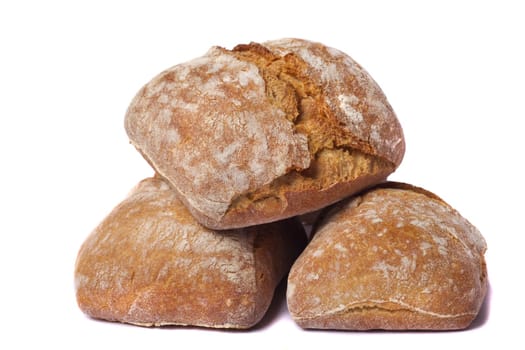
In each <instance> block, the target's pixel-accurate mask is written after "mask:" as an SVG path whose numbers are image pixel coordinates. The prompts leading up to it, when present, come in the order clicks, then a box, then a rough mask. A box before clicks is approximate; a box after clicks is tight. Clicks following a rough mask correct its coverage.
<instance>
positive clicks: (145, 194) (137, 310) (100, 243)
mask: <svg viewBox="0 0 525 350" xmlns="http://www.w3.org/2000/svg"><path fill="white" fill-rule="evenodd" d="M284 227H285V224H284V223H275V224H273V225H266V226H264V227H260V230H261V231H256V229H254V228H247V229H238V230H227V231H221V232H217V231H212V230H209V229H206V228H204V227H203V226H201V225H199V224H198V223H197V222H196V221H195V220H194V219H193V218H192V216H191V215H190V214H189V212H188V211H187V209H186V208H185V207H184V206H183V205H182V203H180V202H179V201H178V200H177V199H176V197H175V195H174V193H173V191H172V190H171V189H170V187H169V186H168V185H167V184H166V183H165V182H164V181H163V180H161V179H158V178H151V179H146V180H144V181H142V182H141V183H140V184H139V185H138V186H137V187H136V188H135V189H134V191H133V192H132V193H131V194H130V196H129V197H128V198H126V199H125V200H124V201H123V202H122V203H120V204H119V205H118V206H117V207H116V208H115V209H114V210H113V211H112V212H111V213H110V215H109V216H108V217H107V218H106V219H105V220H104V221H103V222H102V223H101V224H100V225H99V226H98V227H97V228H96V229H95V230H94V232H93V233H92V234H91V235H90V236H89V237H88V239H87V240H86V241H85V242H84V244H83V245H82V247H81V249H80V251H79V254H78V258H77V263H76V268H75V287H76V293H77V301H78V304H79V306H80V308H81V309H82V310H83V311H84V312H85V313H86V314H88V315H90V316H92V317H95V318H101V319H106V320H111V321H120V322H125V323H132V324H137V325H144V326H153V325H167V324H178V325H194V326H205V327H220V328H231V327H234V328H247V327H250V326H252V325H254V324H255V323H256V322H258V321H259V320H260V318H261V317H262V315H263V314H264V312H265V311H266V308H267V307H268V306H269V304H270V301H271V297H272V295H273V289H274V288H275V285H276V283H278V281H279V280H280V279H281V277H282V275H283V274H284V271H285V270H287V269H288V268H289V266H290V265H291V263H292V261H293V259H294V258H295V256H292V254H293V252H294V250H293V249H292V248H293V246H292V247H291V248H290V249H289V251H288V258H287V259H282V258H281V257H280V256H279V255H277V254H269V255H268V257H267V258H266V260H265V261H264V262H260V261H256V250H257V249H258V248H257V241H260V240H261V239H262V238H261V237H259V236H261V232H264V234H263V235H268V237H267V238H265V240H272V244H273V245H272V248H271V249H273V251H274V252H281V251H282V250H283V245H284V243H283V239H279V238H278V237H281V236H286V234H283V233H282V232H281V231H282V230H284ZM274 236H275V237H274ZM272 237H273V238H272ZM262 249H263V250H265V249H268V247H264V248H262ZM257 254H259V253H257ZM283 256H284V255H283ZM279 259H281V260H283V261H280V260H279ZM258 265H262V268H265V269H267V270H269V271H270V272H268V271H265V270H264V269H259V268H258ZM256 267H257V268H256ZM272 269H273V270H274V271H273V272H272ZM258 271H263V272H264V273H265V274H266V275H265V276H262V277H261V276H259V274H262V272H259V273H258ZM272 273H273V274H272ZM261 278H262V279H263V281H262V282H261V281H260V280H261ZM261 283H262V284H261Z"/></svg>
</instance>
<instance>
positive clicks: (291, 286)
mask: <svg viewBox="0 0 525 350" xmlns="http://www.w3.org/2000/svg"><path fill="white" fill-rule="evenodd" d="M319 220H320V221H319V222H318V223H317V224H316V225H315V227H314V237H313V239H312V241H311V242H310V243H309V245H308V247H307V248H306V249H305V250H304V252H303V253H302V254H301V256H300V257H299V258H298V259H297V261H296V262H295V264H294V265H293V267H292V269H291V272H290V275H289V279H288V291H287V302H288V308H289V310H290V313H291V315H292V317H293V319H294V320H295V321H296V322H297V323H298V324H299V325H300V326H301V327H304V328H330V329H346V330H368V329H390V330H406V329H430V330H450V329H462V328H466V327H468V325H469V324H470V323H471V322H472V321H473V320H474V318H475V317H476V315H477V314H478V312H479V309H480V307H481V305H482V303H483V300H484V298H485V294H486V291H487V270H486V265H485V260H484V252H485V250H486V243H485V241H484V239H483V237H482V236H481V234H480V233H479V231H478V230H477V229H476V228H475V227H474V226H473V225H472V224H471V223H470V222H468V221H467V220H466V219H465V218H463V217H462V216H461V215H460V214H459V213H458V212H457V211H456V210H454V209H453V208H452V207H450V206H449V205H448V204H447V203H445V202H444V201H443V200H442V199H440V198H439V197H437V196H436V195H434V194H432V193H430V192H429V191H426V190H424V189H421V188H417V187H413V186H410V185H407V184H400V183H385V184H381V185H380V186H377V187H375V188H373V189H371V190H369V191H366V192H364V193H362V194H360V195H359V196H356V197H353V198H351V199H349V200H346V201H343V202H341V203H338V204H336V205H334V206H333V207H332V208H329V209H327V210H326V212H325V213H323V214H322V215H321V216H320V219H319Z"/></svg>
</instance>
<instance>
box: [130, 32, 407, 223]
mask: <svg viewBox="0 0 525 350" xmlns="http://www.w3.org/2000/svg"><path fill="white" fill-rule="evenodd" d="M125 124H126V130H127V132H128V135H129V137H130V140H131V142H132V143H133V144H134V145H135V147H136V148H137V149H138V150H139V151H140V152H141V153H142V154H143V156H144V157H145V158H146V159H147V160H148V161H149V162H150V164H151V165H152V166H153V167H154V168H155V170H156V171H157V172H158V173H159V174H160V175H161V176H163V177H164V178H165V179H167V180H168V181H169V182H170V184H171V185H172V186H173V187H174V189H175V190H176V191H177V192H178V193H179V195H180V197H181V199H182V200H183V201H184V203H185V204H186V205H187V206H188V207H189V209H190V210H191V211H192V213H193V214H194V215H195V216H196V217H197V218H198V219H200V220H201V223H202V221H206V223H207V224H208V226H210V227H213V226H214V224H215V226H218V227H217V228H224V227H222V226H221V225H220V222H221V220H222V219H223V217H224V216H225V215H227V214H228V213H230V212H233V213H235V212H239V211H243V210H248V211H249V210H253V211H255V212H257V213H258V215H252V217H254V218H257V216H259V217H264V216H265V215H267V216H268V220H274V219H275V218H276V217H278V213H283V212H286V210H287V208H288V206H289V205H292V204H290V203H288V197H287V194H289V193H300V192H302V191H310V192H311V191H318V192H322V191H325V190H327V189H330V188H331V187H333V186H334V185H336V184H339V183H342V182H351V181H353V180H356V179H359V178H360V177H363V176H368V175H370V176H371V177H374V176H378V177H381V178H385V177H386V175H388V174H389V173H391V172H393V171H394V170H395V168H396V167H397V166H398V165H399V164H400V162H401V160H402V157H403V154H404V148H405V144H404V139H403V133H402V130H401V126H400V124H399V122H398V120H397V118H396V116H395V114H394V112H393V110H392V108H391V106H390V105H389V103H388V101H387V100H386V98H385V96H384V95H383V93H382V91H381V89H380V88H379V87H378V85H377V84H376V83H375V82H374V80H373V79H372V78H371V77H370V76H369V74H368V73H367V72H366V71H365V70H364V69H363V68H362V67H361V66H359V65H358V64H357V63H356V62H355V61H353V60H352V59H351V58H350V57H349V56H347V55H345V54H344V53H342V52H340V51H338V50H335V49H332V48H328V47H326V46H324V45H322V44H318V43H312V42H309V41H305V40H299V39H283V40H278V41H270V42H266V43H263V44H257V43H251V44H248V45H238V46H237V47H235V48H234V49H233V50H226V49H223V48H220V47H214V48H212V49H211V50H210V51H209V52H208V53H207V54H206V55H204V56H203V57H200V58H197V59H195V60H192V61H190V62H186V63H183V64H179V65H176V66H174V67H172V68H170V69H168V70H166V71H164V72H163V73H161V74H160V75H158V76H157V77H156V78H154V79H153V80H152V81H151V82H149V83H148V84H146V85H145V86H144V88H143V89H141V90H140V91H139V93H138V94H137V96H136V97H135V98H134V100H133V101H132V103H131V105H130V107H129V109H128V112H127V115H126V121H125ZM379 175H380V176H379ZM352 190H354V191H355V190H357V189H355V188H354V189H352ZM349 194H350V193H348V191H347V193H344V192H343V193H341V194H340V195H339V196H338V197H337V198H333V197H332V198H331V199H330V200H331V202H334V201H336V200H337V199H341V198H343V197H344V196H346V195H349ZM312 202H313V201H312ZM327 204H330V203H327V202H326V201H323V202H319V203H318V204H317V205H315V204H313V203H312V204H310V206H309V207H308V208H304V207H301V206H300V205H298V206H297V207H298V209H297V210H296V211H295V212H289V213H287V215H288V216H293V215H297V214H302V213H303V212H307V211H313V210H316V209H319V208H321V207H322V206H325V205H327ZM254 208H255V209H254ZM261 208H262V209H261ZM268 208H270V209H269V211H270V213H265V212H264V211H265V210H266V209H268ZM271 211H274V212H273V213H272V212H271ZM275 212H277V216H276V214H275ZM203 217H204V219H203ZM244 220H246V217H245V218H244ZM234 221H235V220H233V223H231V224H230V225H231V226H239V225H240V224H239V223H235V222H234ZM263 221H264V218H263ZM218 223H219V224H218ZM256 223H260V222H243V225H249V224H256Z"/></svg>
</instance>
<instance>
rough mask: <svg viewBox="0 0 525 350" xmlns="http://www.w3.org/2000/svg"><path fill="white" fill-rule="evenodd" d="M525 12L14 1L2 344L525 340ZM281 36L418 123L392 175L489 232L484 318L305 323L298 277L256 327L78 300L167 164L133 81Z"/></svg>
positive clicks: (4, 123) (4, 103)
mask: <svg viewBox="0 0 525 350" xmlns="http://www.w3.org/2000/svg"><path fill="white" fill-rule="evenodd" d="M524 15H525V12H524V10H523V9H522V8H521V7H520V6H519V2H518V1H516V2H510V1H493V2H485V1H473V2H465V1H463V2H460V1H450V2H449V1H436V2H433V3H431V2H423V1H413V2H406V1H384V2H378V1H362V2H352V1H330V0H319V1H305V0H303V1H300V2H299V1H297V2H293V1H285V0H280V1H271V0H266V1H261V2H256V1H243V2H241V1H238V2H230V1H225V0H221V1H208V2H205V1H198V0H191V1H187V2H184V3H183V2H176V1H169V2H168V1H166V2H159V1H144V2H137V1H122V2H111V1H85V2H80V1H64V2H57V1H34V2H27V1H16V2H15V1H9V2H8V1H2V2H1V3H0V156H1V157H0V162H1V163H0V164H1V172H0V215H1V216H0V259H1V261H0V269H1V270H0V283H1V285H0V320H1V321H0V322H1V324H0V348H2V349H7V348H27V347H28V346H29V345H32V346H33V347H37V346H40V347H44V348H49V347H50V346H56V347H58V346H61V345H65V346H67V347H68V348H81V349H83V348H86V349H94V348H97V349H105V348H113V349H116V348H119V349H121V348H122V349H135V348H137V349H138V348H153V349H155V348H158V349H160V348H163V349H164V348H166V349H168V348H180V347H185V348H188V347H191V348H203V347H215V348H219V349H221V348H228V349H235V348H241V347H242V348H265V349H281V348H283V349H284V348H299V346H301V347H302V348H323V347H328V346H329V347H333V346H335V347H341V348H363V347H365V346H366V347H367V348H368V347H371V348H374V347H377V346H380V345H383V346H388V347H389V348H392V349H396V348H403V349H412V348H416V347H417V348H422V347H423V348H440V349H442V348H450V347H459V346H465V347H467V346H468V348H476V347H477V348H479V347H480V346H485V345H489V346H490V345H492V346H497V345H499V344H502V342H505V343H507V341H510V342H511V343H512V342H514V341H516V343H514V344H515V345H517V344H519V345H521V346H523V343H524V342H523V338H522V337H520V334H519V333H520V331H521V328H522V327H521V324H522V320H521V317H520V316H522V315H523V314H524V312H525V310H524V306H523V293H522V290H523V289H521V288H520V286H521V282H522V280H523V265H524V263H523V260H522V259H521V258H522V255H523V254H521V252H522V250H523V244H524V243H525V240H524V238H523V237H524V233H525V232H524V230H523V224H522V222H523V216H524V215H525V214H524V209H525V208H524V205H523V198H525V191H524V190H523V181H522V179H521V178H522V176H521V175H522V166H521V165H522V162H523V151H524V150H525V147H524V146H525V144H524V142H523V139H522V134H523V131H524V127H523V123H522V121H523V119H524V117H525V112H524V111H525V109H524V105H523V104H524V102H523V101H524V99H525V97H524V92H525V91H524V87H523V86H524V81H525V69H524V62H525V54H524V53H523V51H522V50H523V47H524V38H525V36H524V33H525V25H524V22H525V21H524V17H525V16H524ZM282 37H300V38H305V39H310V40H315V41H320V42H323V43H325V44H327V45H329V46H333V47H336V48H338V49H340V50H342V51H344V52H346V53H348V54H349V55H350V56H352V57H353V58H354V59H356V60H357V61H358V62H359V63H361V64H362V65H363V66H364V67H365V69H367V70H368V72H369V73H370V74H371V75H372V76H373V77H374V79H375V80H376V81H377V82H378V83H379V85H380V86H381V87H382V88H383V90H384V92H385V94H386V95H387V97H388V99H389V101H390V103H391V104H392V106H393V107H394V110H395V111H396V113H397V115H398V118H399V120H400V122H401V124H402V126H403V128H404V132H405V137H406V142H407V152H406V155H405V158H404V161H403V163H402V164H401V166H400V168H399V169H398V171H397V172H396V173H395V174H394V175H392V176H391V179H393V180H399V181H404V182H409V183H413V184H415V185H419V186H422V187H425V188H427V189H428V190H431V191H433V192H435V193H436V194H438V195H439V196H441V197H442V198H444V199H445V200H446V201H448V202H449V203H450V204H451V205H452V206H454V207H455V208H456V209H458V210H459V211H460V212H461V213H462V214H463V215H464V216H465V217H467V218H468V219H469V220H470V221H471V222H472V223H473V224H474V225H476V226H477V227H478V228H479V229H480V231H481V232H482V233H483V235H484V236H485V238H486V240H487V243H488V248H489V249H488V251H487V254H486V258H487V264H488V270H489V279H490V284H491V292H490V295H489V298H488V299H487V303H486V304H485V306H484V308H483V310H482V317H480V319H478V320H477V321H476V322H475V324H474V327H472V328H471V329H469V330H467V331H462V332H437V333H430V332H393V333H392V332H364V333H358V332H331V331H303V330H301V329H300V328H298V327H297V326H296V325H295V324H294V323H293V322H292V321H291V320H290V318H289V316H288V314H287V311H286V305H285V304H284V301H283V294H282V290H281V291H280V293H278V295H279V296H280V298H277V299H276V303H275V305H273V306H272V309H271V310H270V313H269V314H268V317H266V318H265V319H264V321H263V323H262V324H261V325H260V326H259V327H256V329H254V330H252V331H247V332H231V331H211V330H201V329H191V328H190V329H184V328H177V327H173V328H163V329H147V328H139V327H134V326H126V325H120V324H115V323H107V322H100V321H94V320H91V319H89V318H88V317H86V316H84V315H83V314H82V313H81V312H80V311H79V309H78V308H77V306H76V301H75V297H74V289H73V267H74V262H75V258H76V253H77V251H78V248H79V247H80V245H81V243H82V242H83V240H84V239H85V238H86V237H87V235H88V234H89V232H90V231H91V230H92V229H93V228H94V227H95V226H96V225H97V224H98V223H99V222H100V221H101V220H102V219H103V217H104V216H105V215H106V214H107V213H108V212H109V211H110V210H111V209H112V208H113V207H114V206H115V205H116V204H117V203H118V202H119V201H120V200H122V199H123V198H124V197H125V196H126V194H127V192H128V191H129V190H130V189H131V188H132V187H133V186H134V185H135V184H136V183H137V182H138V181H139V180H141V179H142V178H144V177H147V176H150V175H151V174H152V170H151V169H150V168H149V166H148V165H147V164H146V162H145V161H144V160H143V159H142V158H141V156H140V155H139V154H138V153H137V152H136V151H135V150H134V149H133V147H132V146H131V145H130V144H129V143H128V139H127V137H126V134H125V132H124V128H123V118H124V114H125V111H126V108H127V106H128V104H129V102H130V101H131V99H132V97H133V96H134V94H135V93H136V92H137V91H138V89H139V88H140V87H141V86H142V85H143V84H145V83H146V82H147V81H148V80H149V79H151V78H152V77H153V76H154V75H156V74H157V73H159V72H160V71H162V70H164V69H166V68H168V67H170V66H172V65H174V64H177V63H181V62H184V61H186V60H189V59H191V58H194V57H197V56H200V55H202V54H204V53H205V52H206V51H207V50H208V48H209V47H211V46H212V45H220V46H224V47H226V48H232V47H233V46H234V45H236V44H238V43H248V42H250V41H265V40H270V39H278V38H282ZM190 341H191V343H189V342H190ZM6 344H10V345H6ZM507 344H508V343H507Z"/></svg>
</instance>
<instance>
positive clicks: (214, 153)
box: [75, 39, 487, 330]
mask: <svg viewBox="0 0 525 350" xmlns="http://www.w3.org/2000/svg"><path fill="white" fill-rule="evenodd" d="M125 127H126V131H127V133H128V135H129V138H130V140H131V143H132V144H133V145H134V146H135V147H136V149H137V150H138V151H139V152H140V153H141V154H142V155H143V157H144V158H145V159H146V160H147V161H148V162H149V164H150V165H151V166H152V168H153V169H154V171H155V175H154V177H152V178H148V179H145V180H143V181H141V182H140V183H139V184H138V185H137V186H136V187H135V189H134V190H133V191H132V192H131V193H130V194H129V196H128V197H127V198H126V199H125V200H124V201H123V202H122V203H120V204H119V205H118V206H117V207H116V208H115V209H114V210H113V211H112V212H111V213H110V214H109V215H108V216H107V217H106V218H105V219H104V220H103V221H102V223H101V224H100V225H99V226H98V227H97V228H96V229H95V230H94V232H93V233H92V234H91V235H90V236H89V237H88V238H87V240H86V241H85V242H84V244H83V245H82V247H81V248H80V252H79V254H78V258H77V262H76V268H75V287H76V295H77V301H78V304H79V306H80V308H81V309H82V310H83V311H84V312H85V313H86V314H88V315H90V316H92V317H95V318H100V319H106V320H112V321H120V322H126V323H132V324H138V325H147V326H153V325H155V326H158V325H170V324H173V325H194V326H203V327H221V328H227V327H228V328H249V327H251V326H253V325H255V324H256V323H257V322H258V321H259V320H260V319H261V318H262V317H263V316H264V314H265V312H266V310H267V309H268V307H269V305H270V302H271V300H272V296H273V293H274V289H275V288H276V286H277V284H278V283H279V281H280V280H281V279H282V278H283V277H285V276H287V275H288V274H289V275H288V285H287V288H288V289H287V302H288V308H289V311H290V314H291V316H292V317H293V319H294V320H295V321H296V322H297V323H298V324H299V325H300V326H301V327H304V328H331V329H348V330H352V329H355V330H357V329H359V330H361V329H459V328H465V327H467V326H468V325H469V324H470V323H471V322H472V320H473V319H474V318H475V317H476V315H477V313H478V311H479V309H480V307H481V304H482V302H483V299H484V296H485V293H486V289H487V277H486V267H485V263H484V257H483V254H484V252H485V249H486V246H485V242H484V240H483V237H482V236H481V235H480V233H479V232H478V231H477V230H476V228H474V227H473V226H472V225H471V224H470V223H469V222H468V221H467V220H466V219H464V218H463V217H461V216H460V214H459V213H458V212H456V211H455V210H454V209H453V208H451V207H450V206H449V205H448V204H446V203H445V202H444V201H443V200H441V199H440V198H439V197H437V196H435V195H433V194H432V193H430V192H428V191H425V190H423V189H420V188H417V187H414V186H410V185H406V184H400V183H392V182H385V180H386V178H387V177H388V175H389V174H391V173H392V172H394V171H395V169H396V168H397V167H398V166H399V165H400V163H401V160H402V158H403V155H404V151H405V142H404V137H403V132H402V129H401V126H400V124H399V122H398V120H397V118H396V116H395V114H394V112H393V110H392V107H391V106H390V104H389V103H388V101H387V99H386V98H385V96H384V94H383V92H382V91H381V89H380V88H379V86H378V85H377V84H376V83H375V81H374V80H373V79H372V78H371V77H370V75H369V74H368V73H367V72H366V71H365V70H364V69H363V68H362V67H361V66H360V65H359V64H357V63H356V62H355V61H354V60H352V59H351V58H350V57H349V56H347V55H346V54H344V53H342V52H341V51H338V50H336V49H333V48H330V47H326V46H324V45H322V44H319V43H313V42H309V41H305V40H299V39H283V40H277V41H269V42H265V43H263V44H257V43H251V44H248V45H238V46H237V47H235V48H234V49H233V50H227V49H224V48H220V47H214V48H212V49H211V50H210V51H208V53H206V54H205V55H204V56H202V57H200V58H197V59H194V60H192V61H190V62H186V63H183V64H179V65H176V66H174V67H172V68H170V69H168V70H166V71H164V72H162V73H161V74H159V75H158V76H157V77H155V78H154V79H153V80H151V81H150V82H149V83H148V84H146V85H145V86H144V87H143V88H142V89H141V90H140V91H139V92H138V94H137V95H136V96H135V98H134V99H133V101H132V102H131V105H130V107H129V109H128V112H127V115H126V118H125ZM320 209H323V210H320ZM314 212H315V213H320V214H319V215H306V214H309V213H314ZM305 218H308V219H309V220H313V222H312V223H313V230H312V237H313V238H312V239H311V240H310V242H309V243H308V244H307V235H306V234H305V230H304V228H303V224H304V223H305ZM300 219H303V220H300Z"/></svg>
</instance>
